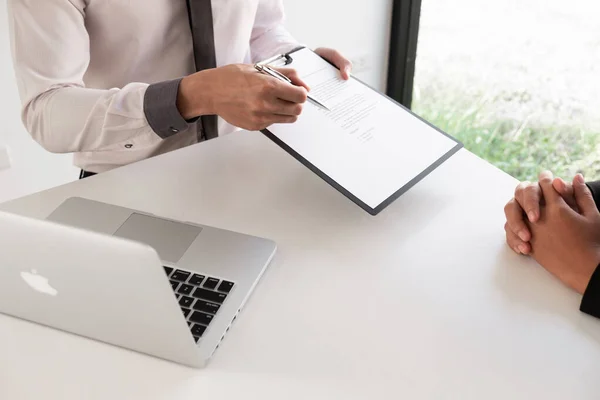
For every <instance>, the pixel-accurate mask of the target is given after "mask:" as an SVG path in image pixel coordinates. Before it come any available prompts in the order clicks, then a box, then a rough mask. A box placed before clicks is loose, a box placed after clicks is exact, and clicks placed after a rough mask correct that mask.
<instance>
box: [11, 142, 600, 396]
mask: <svg viewBox="0 0 600 400" xmlns="http://www.w3.org/2000/svg"><path fill="white" fill-rule="evenodd" d="M514 187H515V181H514V180H513V179H512V178H510V177H509V176H507V175H505V174H504V173H502V172H500V171H498V170H497V169H495V168H493V167H492V166H490V165H489V164H487V163H486V162H484V161H482V160H480V159H478V158H477V157H475V156H473V155H472V154H470V153H469V152H467V151H465V150H462V151H460V152H459V153H458V154H457V155H456V156H454V157H453V158H451V159H450V160H449V161H448V162H447V163H446V164H444V165H443V166H442V167H440V168H438V169H437V170H436V171H434V172H433V173H432V174H431V175H429V176H428V177H427V178H426V179H425V180H423V181H422V182H421V183H419V184H418V185H417V186H415V187H414V188H413V189H411V190H410V191H409V192H408V193H406V194H405V195H403V196H401V197H400V198H399V199H398V200H397V201H396V202H395V203H394V204H393V205H391V206H390V207H389V208H388V209H386V210H384V211H383V212H382V213H381V214H380V215H379V216H377V217H372V216H369V215H368V214H366V213H365V212H364V211H362V210H361V209H359V208H358V207H357V206H355V205H354V204H352V203H351V202H350V201H348V200H347V199H346V198H345V197H343V196H342V195H341V194H339V193H338V192H336V191H335V190H334V189H332V188H331V187H329V185H327V184H326V183H325V182H323V181H321V180H320V179H319V178H318V177H316V176H315V175H313V174H312V173H311V172H309V171H308V170H307V169H305V168H304V167H303V166H302V165H300V164H299V163H298V162H297V161H295V160H294V159H293V158H292V157H290V156H288V155H287V154H286V153H285V152H284V151H282V150H280V149H279V148H278V147H277V146H275V145H274V144H272V143H271V142H270V141H268V140H267V139H266V138H264V137H263V136H262V135H261V134H259V133H249V132H240V133H237V134H233V135H230V136H227V137H224V138H220V139H217V140H213V141H210V142H207V143H204V144H201V145H197V146H192V147H190V148H187V149H184V150H180V151H177V152H174V153H170V154H168V155H165V156H161V157H157V158H154V159H151V160H147V161H144V162H141V163H138V164H135V165H131V166H128V167H126V168H122V169H119V170H115V171H111V172H109V173H106V174H103V175H99V176H96V177H93V178H89V179H86V180H83V181H78V182H75V183H71V184H68V185H66V186H62V187H58V188H55V189H52V190H49V191H46V192H43V193H38V194H35V195H32V196H29V197H26V198H23V199H20V200H16V201H14V202H12V203H8V204H4V205H3V206H2V207H0V208H2V209H4V210H9V211H13V212H16V213H20V214H24V215H29V216H34V217H40V218H43V217H45V216H47V215H48V214H49V213H50V212H51V211H52V210H53V209H54V208H55V207H57V206H58V205H59V204H60V203H61V202H62V201H63V200H65V199H66V198H67V197H70V196H75V195H76V196H83V197H89V198H92V199H96V200H100V201H105V202H109V203H114V204H118V205H122V206H126V207H131V208H137V209H140V210H143V211H148V212H152V213H155V214H158V215H163V216H165V217H170V218H176V219H180V220H187V221H194V222H198V223H203V224H208V225H214V226H218V227H221V228H226V229H232V230H237V231H241V232H246V233H250V234H255V235H261V236H264V237H268V238H272V239H274V240H276V241H277V242H278V244H279V251H278V254H277V255H276V257H275V259H274V261H273V263H272V264H271V266H270V267H269V269H268V270H267V273H266V274H265V276H264V278H263V280H262V281H261V283H260V284H259V285H258V287H257V289H256V291H255V293H254V294H253V296H252V297H251V299H250V301H249V303H248V305H247V307H246V308H245V310H244V312H242V313H241V314H240V317H239V318H238V319H237V321H236V323H235V324H234V326H233V327H232V330H231V331H230V333H229V335H228V336H227V337H226V338H225V341H224V342H223V344H222V345H221V347H220V348H219V350H218V351H217V352H216V354H215V357H214V358H213V360H212V362H211V363H210V364H209V365H208V367H207V368H205V369H203V370H194V369H190V368H187V367H182V366H179V365H176V364H173V363H170V362H167V361H162V360H158V359H155V358H152V357H149V356H145V355H141V354H137V353H134V352H130V351H127V350H122V349H118V348H116V347H112V346H110V345H106V344H101V343H98V342H94V341H91V340H88V339H83V338H80V337H77V336H74V335H70V334H66V333H62V332H58V331H55V330H52V329H50V328H45V327H42V326H38V325H36V324H32V323H28V322H24V321H20V320H18V319H14V318H10V317H6V316H1V315H0V399H3V400H27V399H35V400H46V399H52V400H54V399H61V400H71V399H72V400H80V399H103V400H105V399H128V400H134V399H140V400H142V399H143V400H148V399H170V400H183V399H194V400H197V399H311V400H312V399H344V400H349V399H375V398H381V399H411V400H412V399H436V400H437V399H461V400H462V399H477V400H482V399H486V400H487V399H503V400H504V399H545V400H548V399H598V398H600V321H598V320H595V319H593V318H591V317H588V316H586V315H583V314H581V313H580V312H579V311H578V305H579V296H578V295H576V294H575V293H572V292H571V291H569V290H568V289H565V288H564V287H563V286H562V285H561V284H560V283H559V282H557V281H556V280H555V279H554V278H553V277H551V276H550V275H549V274H548V273H546V272H545V271H544V270H542V269H541V268H540V267H539V266H537V265H536V264H535V263H534V262H532V261H530V260H527V259H525V258H521V257H518V256H516V255H513V254H512V253H511V252H510V251H509V250H508V248H507V247H506V246H505V244H504V231H503V222H504V220H503V211H502V209H503V205H504V204H505V202H506V201H507V200H508V198H510V196H511V194H512V192H513V189H514ZM32 250H33V249H32ZM132 284H135V283H132ZM116 328H117V329H118V327H116Z"/></svg>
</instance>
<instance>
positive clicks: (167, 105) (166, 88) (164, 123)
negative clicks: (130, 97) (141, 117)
mask: <svg viewBox="0 0 600 400" xmlns="http://www.w3.org/2000/svg"><path fill="white" fill-rule="evenodd" d="M181 79H183V78H179V79H174V80H171V81H164V82H158V83H153V84H151V85H150V86H148V88H147V89H146V94H145V95H144V114H145V115H146V120H148V124H149V125H150V127H151V128H152V130H153V131H154V132H156V134H157V135H158V136H160V137H161V138H163V139H166V138H168V137H169V136H173V135H175V134H176V133H179V132H181V131H183V130H186V129H187V128H188V126H189V124H188V121H186V120H185V119H184V118H183V117H182V116H181V113H180V112H179V109H178V108H177V94H178V93H179V84H180V83H181ZM190 122H193V121H190Z"/></svg>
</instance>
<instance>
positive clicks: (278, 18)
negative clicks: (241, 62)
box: [250, 0, 301, 62]
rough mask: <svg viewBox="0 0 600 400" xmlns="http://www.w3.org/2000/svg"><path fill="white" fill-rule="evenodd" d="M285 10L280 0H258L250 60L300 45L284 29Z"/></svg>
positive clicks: (269, 55)
mask: <svg viewBox="0 0 600 400" xmlns="http://www.w3.org/2000/svg"><path fill="white" fill-rule="evenodd" d="M284 21H285V12H284V8H283V2H282V1H281V0H259V5H258V9H257V11H256V18H255V21H254V27H253V29H252V37H251V40H250V50H251V52H252V62H259V61H262V60H265V59H267V58H270V57H272V56H274V55H277V54H284V53H287V52H289V51H291V50H293V49H295V48H297V47H299V46H301V45H300V44H299V43H298V42H297V41H296V39H294V37H293V36H292V35H291V34H290V33H289V32H288V31H287V29H285V27H284V25H283V24H284Z"/></svg>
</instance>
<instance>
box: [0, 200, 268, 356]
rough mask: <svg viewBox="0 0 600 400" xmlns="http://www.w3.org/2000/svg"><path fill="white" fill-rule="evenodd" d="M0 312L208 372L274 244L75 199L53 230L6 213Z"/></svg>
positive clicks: (53, 219)
mask: <svg viewBox="0 0 600 400" xmlns="http://www.w3.org/2000/svg"><path fill="white" fill-rule="evenodd" d="M0 247H1V248H2V251H0V312H2V313H4V314H8V315H11V316H15V317H18V318H22V319H25V320H29V321H33V322H36V323H39V324H42V325H46V326H50V327H53V328H57V329H60V330H63V331H67V332H70V333H74V334H77V335H81V336H85V337H88V338H91V339H95V340H99V341H102V342H105V343H109V344H112V345H116V346H120V347H123V348H127V349H130V350H134V351H137V352H141V353H144V354H148V355H152V356H155V357H159V358H162V359H166V360H170V361H173V362H176V363H180V364H183V365H187V366H190V367H195V368H202V367H204V366H205V365H206V364H207V363H208V361H209V360H210V358H211V357H212V356H213V354H214V352H215V350H216V349H217V348H218V347H219V345H220V343H221V341H222V340H223V339H224V337H225V334H226V333H227V332H228V331H229V328H230V325H231V324H232V322H233V321H234V320H235V319H236V317H237V315H238V313H239V312H240V311H241V309H242V307H243V306H244V304H245V303H246V301H247V300H248V298H249V296H250V294H251V293H252V291H253V290H254V288H255V286H256V284H257V282H258V281H259V279H260V277H261V276H262V274H263V272H264V271H265V269H266V267H267V265H268V264H269V263H270V261H271V259H272V257H273V255H274V254H275V252H276V245H275V243H274V242H273V241H270V240H267V239H263V238H259V237H254V236H249V235H245V234H241V233H236V232H231V231H226V230H222V229H218V228H213V227H210V226H203V225H197V224H193V223H189V222H180V221H174V220H170V219H166V218H160V217H157V216H154V215H151V214H148V213H143V212H140V211H136V210H131V209H127V208H123V207H118V206H115V205H110V204H106V203H101V202H96V201H92V200H88V199H83V198H70V199H68V200H66V201H65V202H64V203H63V204H61V205H60V206H59V207H58V208H57V209H56V210H55V211H54V212H53V213H52V214H51V215H50V216H49V217H48V220H47V221H43V220H37V219H31V218H26V217H21V216H16V215H13V214H8V213H0Z"/></svg>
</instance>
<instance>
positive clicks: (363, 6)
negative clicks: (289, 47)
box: [0, 0, 392, 202]
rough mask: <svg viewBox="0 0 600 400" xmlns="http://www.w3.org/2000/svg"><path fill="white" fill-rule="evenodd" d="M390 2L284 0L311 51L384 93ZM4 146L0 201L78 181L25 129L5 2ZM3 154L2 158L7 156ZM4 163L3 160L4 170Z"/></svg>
mask: <svg viewBox="0 0 600 400" xmlns="http://www.w3.org/2000/svg"><path fill="white" fill-rule="evenodd" d="M391 3H392V1H391V0H370V1H361V0H284V4H285V7H286V14H287V24H286V25H287V27H288V28H289V30H290V31H291V32H292V34H293V35H294V36H295V37H296V38H297V39H298V40H299V41H301V42H302V43H304V44H306V45H307V46H310V47H312V48H314V47H319V46H327V47H334V48H337V49H339V50H340V51H342V52H343V53H344V54H345V55H346V56H347V57H349V58H350V59H351V60H352V61H353V62H354V63H355V75H356V76H357V77H358V78H360V79H362V80H364V81H365V82H366V83H368V84H370V85H372V86H374V87H376V88H378V89H381V90H383V89H384V88H385V76H386V70H387V50H388V42H389V26H390V19H391ZM0 88H1V90H0V148H1V147H2V146H7V147H8V148H9V151H10V155H11V164H12V165H11V167H10V168H9V169H4V170H0V202H3V201H6V200H10V199H14V198H17V197H20V196H24V195H26V194H29V193H34V192H37V191H40V190H44V189H47V188H50V187H53V186H56V185H60V184H63V183H67V182H69V181H71V180H74V179H76V178H77V175H78V170H77V169H75V168H74V167H73V166H72V165H71V156H70V155H55V154H50V153H48V152H46V151H45V150H44V149H42V148H41V147H40V146H39V145H38V144H37V143H35V142H34V141H33V140H32V139H31V138H30V136H29V134H28V133H27V132H26V131H25V129H24V128H23V125H22V123H21V119H20V115H19V100H18V94H17V88H16V85H15V83H14V72H13V69H12V64H11V58H10V47H9V41H8V23H7V15H6V0H0ZM1 153H2V152H1V150H0V158H1V157H2V154H1ZM2 165H3V162H2V159H0V169H1V168H2Z"/></svg>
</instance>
